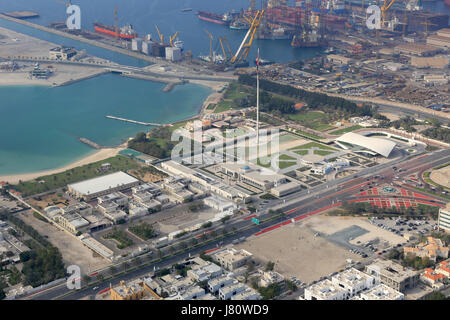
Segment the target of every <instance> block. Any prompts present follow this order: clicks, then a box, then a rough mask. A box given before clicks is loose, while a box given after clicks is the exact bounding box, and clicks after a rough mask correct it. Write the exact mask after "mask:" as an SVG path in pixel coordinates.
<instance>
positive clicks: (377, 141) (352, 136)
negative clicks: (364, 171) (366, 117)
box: [336, 132, 396, 158]
mask: <svg viewBox="0 0 450 320" xmlns="http://www.w3.org/2000/svg"><path fill="white" fill-rule="evenodd" d="M336 144H338V145H339V146H340V147H342V148H343V149H350V148H351V147H352V146H358V147H362V148H363V149H365V150H358V151H355V152H361V153H362V152H364V153H369V154H372V155H376V154H380V155H382V156H383V157H386V158H387V157H389V155H390V154H391V152H392V150H393V149H394V147H395V146H396V143H395V142H393V141H391V140H387V139H381V138H374V137H366V136H363V135H360V134H357V133H353V132H348V133H346V134H344V135H342V136H340V137H339V138H337V139H336Z"/></svg>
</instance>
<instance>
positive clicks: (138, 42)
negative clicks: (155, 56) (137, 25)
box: [131, 38, 142, 51]
mask: <svg viewBox="0 0 450 320" xmlns="http://www.w3.org/2000/svg"><path fill="white" fill-rule="evenodd" d="M131 50H133V51H141V50H142V39H140V38H134V39H132V40H131Z"/></svg>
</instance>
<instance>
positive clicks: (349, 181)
mask: <svg viewBox="0 0 450 320" xmlns="http://www.w3.org/2000/svg"><path fill="white" fill-rule="evenodd" d="M449 161H450V150H448V149H447V150H442V151H439V152H434V153H431V154H423V155H419V156H416V157H414V158H412V159H410V160H406V161H405V158H404V157H402V159H399V160H398V161H395V162H394V163H392V162H391V163H388V164H385V165H379V166H376V167H372V168H368V169H365V170H364V171H362V172H360V173H359V174H358V177H357V178H355V177H354V176H350V177H345V178H344V179H340V180H338V181H335V182H329V183H328V184H327V186H328V187H326V186H325V187H324V186H320V187H318V188H315V189H312V190H311V191H310V192H309V193H305V192H304V191H303V192H302V193H301V195H299V194H293V195H291V196H289V197H286V198H285V199H284V200H276V201H272V202H270V203H269V205H268V206H267V207H270V208H272V209H274V208H275V209H276V208H279V209H281V208H282V210H283V212H284V214H283V215H281V216H279V217H277V218H276V219H271V220H268V221H265V222H262V223H261V224H260V225H255V224H254V223H253V222H252V221H251V220H250V219H247V220H244V219H243V218H242V217H241V218H238V219H233V220H232V221H230V222H228V223H227V225H226V226H227V228H231V227H234V228H236V230H237V231H236V232H235V233H234V234H232V235H230V236H227V237H225V238H222V239H221V240H220V243H218V242H209V243H207V244H205V245H201V246H198V247H196V248H194V249H192V250H189V251H188V252H184V253H181V254H176V255H174V256H171V257H169V258H166V259H164V260H162V261H159V262H156V263H151V264H148V265H146V266H144V267H140V268H138V269H136V270H132V271H130V272H128V273H126V274H121V275H118V276H115V277H113V278H112V279H107V280H105V281H102V282H101V283H97V284H95V286H94V285H91V286H88V287H84V288H82V289H80V290H69V289H68V288H67V287H66V286H65V285H60V286H57V287H53V288H50V289H48V290H46V291H44V292H40V293H37V294H35V295H33V296H31V297H27V298H26V299H39V300H50V299H70V300H74V299H80V298H84V297H86V296H93V295H95V294H96V293H98V292H100V291H102V290H105V289H107V288H109V286H110V284H111V285H113V286H114V285H116V284H118V283H119V282H120V281H122V280H125V281H128V280H132V279H135V278H138V277H143V276H146V275H149V274H150V273H152V272H153V271H154V270H155V268H156V269H162V268H165V267H169V266H171V265H173V264H175V263H177V262H179V261H181V260H184V259H186V258H188V257H189V255H196V254H199V253H202V252H204V251H207V250H211V249H214V248H217V247H218V246H219V245H220V246H225V245H228V244H230V243H232V242H233V241H234V240H236V239H240V238H242V237H246V238H247V237H250V236H254V235H255V234H260V233H263V232H264V231H266V230H270V229H271V228H276V227H280V226H282V225H284V224H287V223H290V222H291V221H292V219H293V218H296V220H299V219H303V218H306V217H307V216H309V215H311V214H317V213H320V212H321V211H322V209H324V208H329V207H332V206H336V205H339V203H340V202H342V201H344V200H346V199H349V198H350V197H351V196H352V195H354V194H355V193H357V192H359V191H360V190H361V188H364V187H365V186H367V185H368V183H369V181H368V180H372V181H373V176H374V175H383V176H384V179H383V180H382V181H383V182H392V180H393V178H394V176H399V177H406V176H407V175H409V174H411V173H413V172H417V171H418V170H420V169H421V168H432V167H435V166H438V165H440V164H444V163H447V162H449ZM397 162H398V163H397ZM392 166H397V167H398V168H401V169H403V170H402V172H401V173H395V172H394V170H393V169H392ZM267 209H268V208H265V209H263V210H261V212H260V213H259V214H258V218H259V219H260V220H261V221H264V220H266V219H268V218H269V217H271V216H272V217H273V213H269V212H268V210H267ZM93 288H95V290H94V289H93Z"/></svg>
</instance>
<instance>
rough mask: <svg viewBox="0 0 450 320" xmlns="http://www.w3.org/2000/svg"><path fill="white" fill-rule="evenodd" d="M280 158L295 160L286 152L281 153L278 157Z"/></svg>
mask: <svg viewBox="0 0 450 320" xmlns="http://www.w3.org/2000/svg"><path fill="white" fill-rule="evenodd" d="M278 159H280V160H296V159H295V158H294V157H291V156H288V155H287V154H282V155H280V156H279V157H278Z"/></svg>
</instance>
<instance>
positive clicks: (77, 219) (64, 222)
mask: <svg viewBox="0 0 450 320" xmlns="http://www.w3.org/2000/svg"><path fill="white" fill-rule="evenodd" d="M54 219H55V221H56V222H57V223H58V224H59V225H60V226H61V227H63V228H64V229H66V230H68V231H70V232H71V233H73V234H76V233H78V232H79V231H80V230H81V229H82V228H83V227H85V226H87V225H89V221H87V220H86V219H84V218H83V217H82V216H81V215H80V214H79V213H63V214H60V215H57V216H55V218H54Z"/></svg>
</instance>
